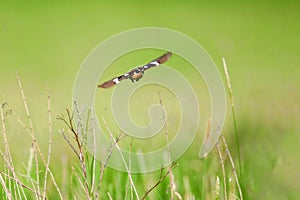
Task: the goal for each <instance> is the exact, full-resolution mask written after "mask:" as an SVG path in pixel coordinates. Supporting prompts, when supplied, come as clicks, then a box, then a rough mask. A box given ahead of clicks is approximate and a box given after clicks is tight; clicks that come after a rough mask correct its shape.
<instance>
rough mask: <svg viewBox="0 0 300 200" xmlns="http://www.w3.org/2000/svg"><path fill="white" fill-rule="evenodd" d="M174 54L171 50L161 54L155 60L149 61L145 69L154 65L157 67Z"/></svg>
mask: <svg viewBox="0 0 300 200" xmlns="http://www.w3.org/2000/svg"><path fill="white" fill-rule="evenodd" d="M171 56H172V53H171V52H167V53H165V54H164V55H162V56H160V57H159V58H156V59H155V60H153V61H151V62H149V63H148V64H146V65H144V66H143V69H144V70H147V69H150V68H152V67H156V66H158V65H160V64H163V63H165V62H166V61H167V60H168V59H169V58H170V57H171Z"/></svg>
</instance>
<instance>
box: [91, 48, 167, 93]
mask: <svg viewBox="0 0 300 200" xmlns="http://www.w3.org/2000/svg"><path fill="white" fill-rule="evenodd" d="M171 56H172V52H167V53H165V54H164V55H162V56H160V57H158V58H156V59H155V60H153V61H151V62H149V63H147V64H146V65H144V66H142V67H137V68H135V69H132V70H131V71H129V72H127V73H125V74H123V75H121V76H117V77H114V78H113V79H111V80H109V81H106V82H104V83H102V84H99V85H98V86H97V87H99V88H110V87H113V86H115V85H117V84H119V83H120V82H121V81H122V80H124V79H130V80H131V82H132V83H134V82H136V81H139V80H140V79H141V78H142V77H143V76H144V73H145V71H146V70H148V69H151V68H152V67H157V66H159V65H160V64H163V63H165V62H166V61H167V60H168V59H169V58H170V57H171Z"/></svg>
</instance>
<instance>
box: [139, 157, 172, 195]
mask: <svg viewBox="0 0 300 200" xmlns="http://www.w3.org/2000/svg"><path fill="white" fill-rule="evenodd" d="M176 166H177V164H176V163H172V164H171V166H170V167H169V168H168V170H167V172H166V173H165V174H164V175H163V168H161V169H160V175H159V179H158V181H157V182H156V183H155V184H154V185H153V186H152V187H151V188H150V189H148V190H147V191H146V193H145V194H144V196H143V197H142V200H144V199H146V197H147V196H148V195H149V194H150V192H151V191H152V190H153V189H154V188H156V187H157V186H158V185H159V184H161V183H162V182H163V181H164V180H165V178H167V176H168V175H169V174H170V171H171V170H170V168H174V167H176Z"/></svg>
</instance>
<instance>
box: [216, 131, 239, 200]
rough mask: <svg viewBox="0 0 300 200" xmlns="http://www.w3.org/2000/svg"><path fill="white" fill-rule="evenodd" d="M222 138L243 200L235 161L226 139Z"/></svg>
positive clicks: (222, 136)
mask: <svg viewBox="0 0 300 200" xmlns="http://www.w3.org/2000/svg"><path fill="white" fill-rule="evenodd" d="M221 138H222V141H223V144H224V146H225V149H226V154H227V155H228V157H229V160H230V163H231V166H232V170H233V174H234V177H235V181H236V184H237V187H238V190H239V194H240V199H241V200H243V193H242V190H241V186H240V183H239V179H238V176H237V173H236V169H235V165H234V162H233V159H232V157H231V154H230V152H229V149H228V145H227V142H226V139H225V137H224V135H221Z"/></svg>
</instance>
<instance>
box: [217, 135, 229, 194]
mask: <svg viewBox="0 0 300 200" xmlns="http://www.w3.org/2000/svg"><path fill="white" fill-rule="evenodd" d="M217 149H218V153H219V157H220V161H221V167H222V175H223V184H224V199H225V200H227V187H226V173H225V165H224V159H223V155H222V151H221V145H220V140H219V141H218V142H217Z"/></svg>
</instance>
